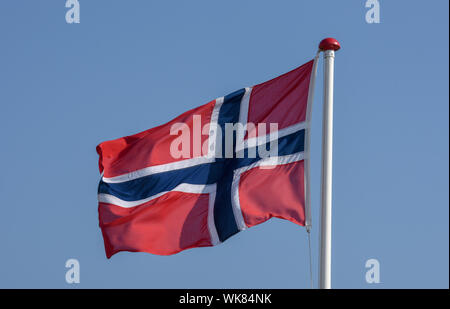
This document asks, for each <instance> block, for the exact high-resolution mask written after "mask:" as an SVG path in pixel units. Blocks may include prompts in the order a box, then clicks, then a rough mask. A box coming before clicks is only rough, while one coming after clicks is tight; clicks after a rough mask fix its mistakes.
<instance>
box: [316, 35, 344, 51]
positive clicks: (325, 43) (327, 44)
mask: <svg viewBox="0 0 450 309" xmlns="http://www.w3.org/2000/svg"><path fill="white" fill-rule="evenodd" d="M340 48H341V44H339V42H338V41H337V40H336V39H333V38H326V39H323V40H322V42H320V44H319V49H320V50H321V51H324V50H334V51H336V50H339V49H340Z"/></svg>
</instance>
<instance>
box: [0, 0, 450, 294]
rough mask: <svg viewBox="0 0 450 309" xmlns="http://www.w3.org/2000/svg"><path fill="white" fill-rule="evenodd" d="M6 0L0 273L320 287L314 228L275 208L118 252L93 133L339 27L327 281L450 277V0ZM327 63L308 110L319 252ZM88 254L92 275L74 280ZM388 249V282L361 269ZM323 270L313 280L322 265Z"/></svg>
mask: <svg viewBox="0 0 450 309" xmlns="http://www.w3.org/2000/svg"><path fill="white" fill-rule="evenodd" d="M79 2H80V6H81V7H80V8H81V12H80V13H81V22H80V24H67V23H66V21H65V13H66V10H67V9H66V8H65V6H64V3H65V1H63V0H61V1H17V0H14V1H13V0H6V1H2V2H1V4H0V38H1V46H0V106H1V113H0V137H1V144H2V146H1V152H0V159H1V162H2V169H1V170H2V172H1V173H0V195H1V210H2V215H1V216H0V235H1V237H0V239H1V255H0V288H308V287H309V269H308V246H307V234H306V232H305V229H304V228H302V227H299V226H297V225H295V224H293V223H290V222H288V221H282V220H277V219H274V220H271V221H269V222H266V223H264V224H262V225H259V226H257V227H253V228H251V229H249V230H247V231H245V232H242V233H239V234H238V235H236V236H234V237H232V238H230V239H228V240H227V241H226V242H225V243H223V244H221V245H219V246H217V247H213V248H199V249H192V250H187V251H184V252H182V253H179V254H177V255H173V256H156V255H151V254H147V253H119V254H117V255H115V256H113V257H112V259H110V260H107V259H106V257H105V253H104V247H103V240H102V236H101V233H100V229H99V227H98V215H97V193H96V191H97V184H98V180H99V174H98V168H97V159H98V157H97V154H96V152H95V146H96V145H97V144H98V143H100V142H101V141H104V140H109V139H112V138H117V137H121V136H125V135H130V134H133V133H137V132H139V131H143V130H145V129H148V128H151V127H154V126H157V125H159V124H162V123H165V122H167V121H169V120H171V119H172V118H174V117H175V116H177V115H179V114H181V113H182V112H184V111H186V110H188V109H191V108H193V107H196V106H199V105H201V104H204V103H206V102H209V101H210V100H211V99H214V98H216V97H219V96H223V95H226V94H228V93H231V92H233V91H234V90H237V89H240V88H242V87H245V86H250V85H254V84H257V83H260V82H263V81H265V80H268V79H270V78H273V77H275V76H277V75H280V74H282V73H284V72H286V71H288V70H290V69H292V68H294V67H296V66H299V65H301V64H303V63H305V62H307V61H308V60H310V59H312V58H313V56H314V54H315V52H316V50H317V45H318V43H319V42H320V41H321V39H323V38H325V37H328V36H332V37H335V38H337V39H338V40H339V41H340V43H341V45H342V49H341V50H340V51H339V52H337V54H336V66H335V107H334V169H333V173H334V184H333V190H334V191H333V249H332V255H333V260H332V267H333V269H332V276H333V277H332V284H333V287H335V288H448V286H449V276H448V273H449V247H448V246H449V225H448V223H449V191H448V186H449V174H448V171H449V152H448V151H449V144H448V139H449V136H448V135H449V118H448V114H449V110H448V109H449V108H448V106H449V105H448V104H449V103H448V102H449V88H448V83H449V72H448V68H449V63H448V59H449V54H448V48H449V43H448V23H449V17H448V5H449V3H448V1H446V0H436V1H406V0H403V1H400V0H397V1H383V0H380V4H381V23H380V24H368V23H366V21H365V13H366V10H367V9H366V8H365V6H364V4H365V1H363V0H361V1H356V0H352V1H331V0H327V1H325V0H321V1H261V0H258V1H256V0H248V1H235V0H233V1H206V0H192V1H144V0H140V1H138V0H134V1H124V0H122V1H106V0H96V1H86V0H79ZM322 72H323V71H322V61H321V62H320V66H319V75H318V80H317V87H316V92H315V93H316V99H315V102H314V108H313V133H312V145H311V147H312V171H311V172H312V179H311V180H312V207H313V218H314V227H313V231H312V237H313V238H312V241H313V243H312V250H313V251H312V253H313V260H314V261H313V264H314V276H315V278H314V279H316V277H317V261H318V229H317V227H318V214H319V213H318V210H319V198H320V147H321V115H322V101H321V100H322V78H323V75H322ZM69 258H76V259H78V260H79V262H80V267H81V269H80V270H81V277H80V279H81V283H80V284H72V285H69V284H67V283H66V282H65V273H66V271H67V269H66V268H65V262H66V260H67V259H69ZM370 258H376V259H378V260H379V262H380V266H381V268H380V271H381V283H380V284H377V285H376V284H372V285H369V284H367V283H366V281H365V272H366V269H365V262H366V260H368V259H370ZM315 281H317V280H315Z"/></svg>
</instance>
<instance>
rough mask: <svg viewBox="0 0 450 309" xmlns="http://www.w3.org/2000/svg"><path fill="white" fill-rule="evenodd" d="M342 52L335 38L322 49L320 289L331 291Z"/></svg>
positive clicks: (321, 47)
mask: <svg viewBox="0 0 450 309" xmlns="http://www.w3.org/2000/svg"><path fill="white" fill-rule="evenodd" d="M339 48H340V45H339V42H338V41H337V40H335V39H333V38H327V39H324V40H323V41H322V42H320V45H319V49H320V50H321V51H323V53H324V54H323V55H324V84H323V120H322V181H321V200H320V204H321V209H320V212H321V220H320V262H319V267H320V269H319V288H320V289H331V189H332V166H333V165H332V163H333V83H334V52H335V51H337V50H338V49H339Z"/></svg>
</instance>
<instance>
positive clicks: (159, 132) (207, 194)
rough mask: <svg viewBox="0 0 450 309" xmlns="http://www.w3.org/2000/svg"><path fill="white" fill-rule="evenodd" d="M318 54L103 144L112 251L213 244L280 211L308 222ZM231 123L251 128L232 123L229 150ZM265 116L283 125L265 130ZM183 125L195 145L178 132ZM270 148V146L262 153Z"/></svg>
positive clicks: (107, 236) (104, 211) (102, 190)
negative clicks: (239, 127) (185, 141)
mask: <svg viewBox="0 0 450 309" xmlns="http://www.w3.org/2000/svg"><path fill="white" fill-rule="evenodd" d="M316 62H317V57H316V58H315V59H314V60H311V61H309V62H307V63H305V64H304V65H302V66H300V67H298V68H296V69H294V70H292V71H290V72H288V73H286V74H284V75H281V76H279V77H277V78H274V79H272V80H270V81H267V82H265V83H262V84H258V85H256V86H253V87H249V88H244V89H240V90H238V91H236V92H233V93H231V94H229V95H227V96H225V97H221V98H218V99H215V100H213V101H211V102H209V103H207V104H205V105H203V106H200V107H198V108H195V109H193V110H190V111H188V112H186V113H184V114H182V115H181V116H179V117H177V118H175V119H174V120H172V121H170V122H168V123H167V124H164V125H161V126H159V127H156V128H152V129H149V130H147V131H144V132H141V133H138V134H135V135H131V136H127V137H123V138H119V139H116V140H112V141H107V142H103V143H101V144H100V145H98V146H97V152H98V154H99V156H100V158H99V168H100V172H101V173H102V178H101V181H100V184H99V187H98V200H99V205H98V211H99V221H100V228H101V230H102V233H103V238H104V243H105V250H106V255H107V257H108V258H110V257H111V256H112V255H113V254H115V253H117V252H120V251H139V252H149V253H153V254H159V255H169V254H174V253H178V252H180V251H182V250H185V249H189V248H194V247H206V246H214V245H217V244H219V243H221V242H223V241H225V240H226V239H227V238H229V237H230V236H232V235H234V234H236V233H237V232H239V231H242V230H245V229H246V228H248V227H252V226H254V225H257V224H260V223H262V222H265V221H267V220H269V219H270V218H272V217H277V218H282V219H286V220H289V221H291V222H294V223H296V224H298V225H301V226H305V225H306V226H309V224H310V210H309V185H308V179H309V163H308V158H309V149H308V148H309V136H310V134H309V128H310V114H311V111H310V109H311V104H312V94H313V82H314V77H313V75H314V74H315V71H316ZM230 124H231V125H236V124H240V125H242V126H243V127H244V128H245V134H237V133H236V132H237V131H235V132H234V133H233V135H232V139H231V140H232V141H233V142H234V143H233V144H232V145H233V146H232V148H231V152H230V151H229V150H230V147H227V146H226V144H227V141H226V136H227V134H224V133H226V132H229V131H228V129H227V126H229V125H230ZM250 124H252V125H253V126H250ZM259 124H276V126H277V130H276V131H270V133H269V134H266V132H264V131H263V130H261V127H260V126H259ZM204 128H206V129H204ZM180 132H181V133H182V134H181V135H184V137H186V136H187V137H188V138H189V140H188V141H189V142H190V143H189V144H190V145H192V147H190V145H189V144H188V145H184V144H183V141H180V138H181V135H180V134H179V133H180ZM174 145H175V146H174ZM198 145H201V147H198ZM180 146H182V148H183V147H184V148H183V149H182V150H180ZM269 146H270V147H269ZM271 147H274V149H270V148H271ZM268 148H269V149H270V150H271V151H270V153H269V155H267V156H265V155H261V153H265V151H266V152H267V149H268ZM260 150H262V151H260ZM174 151H175V154H174ZM224 152H228V153H227V154H228V155H227V154H224ZM255 153H256V155H255ZM251 154H252V155H251ZM274 154H275V155H274Z"/></svg>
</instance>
